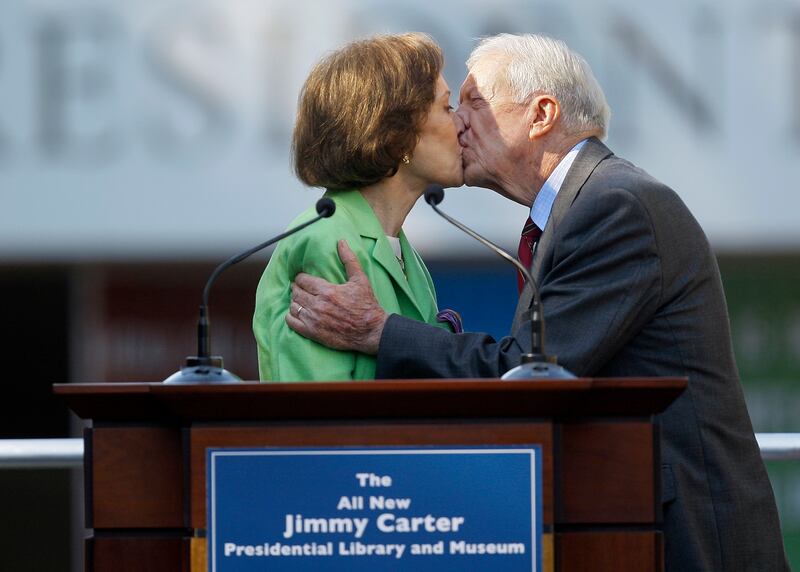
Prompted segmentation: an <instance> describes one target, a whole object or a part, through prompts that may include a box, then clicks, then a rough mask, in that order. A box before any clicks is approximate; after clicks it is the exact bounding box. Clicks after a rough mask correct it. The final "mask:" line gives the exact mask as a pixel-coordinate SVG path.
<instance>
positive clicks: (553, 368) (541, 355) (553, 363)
mask: <svg viewBox="0 0 800 572" xmlns="http://www.w3.org/2000/svg"><path fill="white" fill-rule="evenodd" d="M442 200H444V189H443V188H442V186H441V185H428V188H427V189H425V202H427V203H428V204H429V205H430V206H431V208H432V209H433V210H434V211H436V214H438V215H439V216H441V217H442V218H443V219H445V220H446V221H447V222H449V223H450V224H452V225H453V226H455V227H456V228H458V229H459V230H461V231H463V232H465V233H467V234H468V235H469V236H471V237H472V238H474V239H475V240H477V241H478V242H480V243H481V244H483V245H484V246H486V247H487V248H488V249H489V250H491V251H492V252H494V253H495V254H497V255H498V256H500V257H501V258H503V259H505V260H506V261H508V262H510V263H511V264H513V265H514V266H515V267H516V268H517V270H519V271H520V272H521V273H522V276H523V277H524V278H525V282H527V283H528V284H529V285H530V287H531V288H532V289H533V296H531V304H530V306H529V308H528V309H529V311H530V316H531V351H530V352H528V353H524V354H522V356H520V364H519V365H518V366H517V367H515V368H512V369H510V370H509V371H507V372H506V373H505V374H503V377H502V378H501V379H504V380H514V379H518V380H524V379H574V378H575V376H574V375H573V374H572V373H570V372H569V371H567V370H566V369H564V368H563V367H562V366H560V365H558V361H557V360H556V356H548V355H547V354H546V353H545V350H544V316H543V315H542V304H541V300H540V299H539V288H538V286H537V285H536V281H535V280H534V279H533V276H531V273H530V271H529V270H528V269H527V268H525V267H524V266H523V265H522V264H520V262H519V261H518V260H517V259H516V258H514V257H513V256H511V255H510V254H509V253H508V252H506V251H505V250H503V249H502V248H500V247H499V246H497V245H496V244H494V243H493V242H492V241H490V240H488V239H486V238H484V237H483V236H481V235H480V234H478V233H477V232H475V231H474V230H472V229H471V228H469V227H467V226H465V225H463V224H462V223H460V222H459V221H457V220H455V219H454V218H452V217H450V216H448V215H447V214H445V213H444V212H442V211H441V210H439V208H438V207H437V206H436V205H438V204H439V203H441V202H442Z"/></svg>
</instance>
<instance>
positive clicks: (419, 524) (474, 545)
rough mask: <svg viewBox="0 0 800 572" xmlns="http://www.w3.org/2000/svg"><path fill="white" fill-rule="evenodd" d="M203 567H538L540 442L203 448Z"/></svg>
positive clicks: (350, 570)
mask: <svg viewBox="0 0 800 572" xmlns="http://www.w3.org/2000/svg"><path fill="white" fill-rule="evenodd" d="M206 467H207V484H208V499H207V500H208V503H207V506H208V557H209V569H210V570H211V571H212V572H229V571H237V572H238V571H255V570H258V571H261V570H270V571H281V572H283V571H287V572H288V571H293V572H294V571H296V572H300V571H308V572H311V571H314V572H317V571H320V570H326V571H327V570H329V571H347V572H354V571H359V570H364V571H370V572H379V571H383V570H414V571H428V570H430V571H435V572H448V571H459V572H461V571H464V570H470V571H475V572H481V571H486V572H489V571H497V570H503V571H504V572H517V571H519V572H523V571H524V572H538V571H539V570H541V538H542V500H541V499H542V492H541V472H542V469H541V448H540V446H538V445H524V446H507V447H502V448H499V447H448V448H433V447H432V448H403V447H379V448H378V447H375V448H357V449H355V448H325V449H318V448H314V449H277V448H275V449H273V448H269V449H208V451H207V463H206Z"/></svg>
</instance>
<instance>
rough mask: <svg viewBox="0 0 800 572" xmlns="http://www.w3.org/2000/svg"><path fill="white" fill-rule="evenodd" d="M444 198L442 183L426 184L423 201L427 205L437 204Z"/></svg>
mask: <svg viewBox="0 0 800 572" xmlns="http://www.w3.org/2000/svg"><path fill="white" fill-rule="evenodd" d="M443 200H444V189H443V188H442V185H437V184H433V185H428V186H427V188H426V189H425V202H426V203H428V204H429V205H438V204H439V203H440V202H442V201H443Z"/></svg>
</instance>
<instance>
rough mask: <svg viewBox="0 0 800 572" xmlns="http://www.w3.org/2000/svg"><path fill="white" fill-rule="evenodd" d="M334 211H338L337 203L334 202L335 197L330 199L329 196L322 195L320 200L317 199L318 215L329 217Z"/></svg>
mask: <svg viewBox="0 0 800 572" xmlns="http://www.w3.org/2000/svg"><path fill="white" fill-rule="evenodd" d="M334 212H336V203H334V202H333V199H329V198H328V197H322V198H321V199H320V200H318V201H317V214H318V215H320V216H324V217H325V218H327V217H329V216H331V215H332V214H333V213H334Z"/></svg>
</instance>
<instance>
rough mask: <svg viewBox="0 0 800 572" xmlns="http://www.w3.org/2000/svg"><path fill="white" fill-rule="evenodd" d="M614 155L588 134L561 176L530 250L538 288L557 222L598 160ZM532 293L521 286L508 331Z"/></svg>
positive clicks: (523, 313)
mask: <svg viewBox="0 0 800 572" xmlns="http://www.w3.org/2000/svg"><path fill="white" fill-rule="evenodd" d="M611 155H613V153H612V152H611V150H610V149H609V148H608V147H606V146H605V145H603V143H602V142H601V141H600V140H599V139H597V138H596V137H590V138H589V139H587V140H586V143H585V144H584V146H583V147H582V148H581V150H580V151H579V152H578V156H577V157H575V161H573V163H572V166H571V167H570V168H569V171H568V172H567V176H566V177H565V178H564V183H563V184H562V185H561V189H560V190H559V191H558V195H556V200H555V202H554V203H553V208H552V210H551V211H550V218H549V219H548V220H547V226H546V227H545V229H544V232H542V236H541V238H539V242H538V244H537V245H536V246H535V250H534V253H533V261H532V262H531V276H533V279H534V280H536V283H537V285H538V286H539V287H540V288H541V283H542V277H543V276H542V266H543V264H544V261H545V260H546V259H547V258H548V257H549V256H550V255H551V254H552V250H553V240H554V239H555V238H554V237H555V234H556V230H557V229H558V225H559V223H560V222H561V220H563V218H564V216H565V215H566V214H567V210H569V207H570V206H572V203H573V202H575V199H576V198H577V197H578V194H579V193H580V190H581V188H582V187H583V185H584V184H585V183H586V181H587V179H588V178H589V176H590V175H591V174H592V172H593V171H594V170H595V168H597V165H599V164H600V162H601V161H602V160H603V159H605V158H607V157H609V156H611ZM532 297H533V290H532V289H531V287H530V286H529V285H525V288H524V289H523V290H522V295H521V296H520V297H519V302H518V303H517V310H516V312H515V314H514V324H513V325H512V327H511V333H512V334H513V333H514V332H516V331H517V329H518V328H519V326H520V325H521V324H522V321H523V318H524V317H525V316H526V315H527V309H528V308H529V307H530V304H531V298H532Z"/></svg>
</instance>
